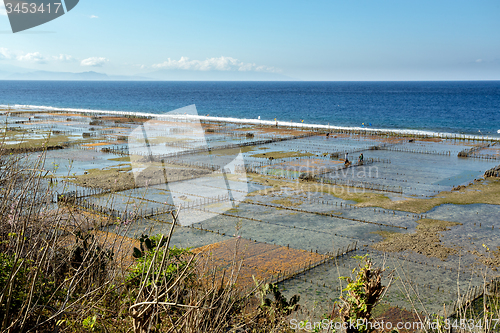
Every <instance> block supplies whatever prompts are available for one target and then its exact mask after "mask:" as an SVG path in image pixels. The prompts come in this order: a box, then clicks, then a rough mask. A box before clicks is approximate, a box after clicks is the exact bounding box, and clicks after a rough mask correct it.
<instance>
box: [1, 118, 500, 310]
mask: <svg viewBox="0 0 500 333" xmlns="http://www.w3.org/2000/svg"><path fill="white" fill-rule="evenodd" d="M190 116H192V115H190ZM7 121H8V125H7V127H6V128H5V129H4V132H3V135H4V137H5V138H6V140H5V141H8V143H9V144H8V146H9V148H8V149H10V152H12V153H13V154H20V153H23V154H24V153H26V154H30V155H29V156H30V159H33V160H34V159H36V158H38V155H41V154H40V152H41V151H43V150H45V148H46V147H45V146H44V145H42V143H43V140H44V138H45V137H46V136H49V135H50V141H49V144H48V146H49V147H50V148H51V149H49V150H46V151H45V152H44V154H45V157H46V159H45V166H44V168H45V170H44V171H46V172H47V176H46V179H44V180H43V185H44V186H48V187H50V189H51V191H53V192H54V193H55V194H57V197H56V199H57V200H54V199H53V198H52V201H51V198H50V197H47V198H43V199H44V202H43V203H41V204H45V200H46V201H47V204H48V205H47V207H50V209H53V208H54V209H55V207H56V205H60V206H61V207H62V206H63V205H64V207H66V208H70V209H73V210H75V211H77V212H79V213H81V214H83V215H85V216H86V215H91V216H93V217H99V218H100V221H101V222H100V223H101V224H100V225H98V224H95V225H94V226H89V227H88V229H91V228H94V227H95V228H100V231H105V232H107V233H109V234H110V235H117V234H118V235H124V236H127V237H129V238H130V239H131V240H130V241H131V242H132V243H134V244H136V243H137V239H138V238H139V237H140V236H141V235H155V234H158V233H163V234H167V233H168V231H169V230H170V228H171V226H172V223H173V220H174V219H173V216H172V214H176V213H178V216H177V220H176V222H177V225H176V226H175V231H174V234H173V237H172V240H171V244H172V245H175V246H179V247H189V248H193V249H195V250H194V251H195V252H197V253H199V256H200V258H203V259H207V262H211V265H212V268H215V269H216V270H219V272H223V271H224V270H225V269H226V268H227V267H228V265H229V262H230V261H231V260H233V259H234V258H235V255H240V259H243V262H242V271H241V280H240V281H239V285H241V287H242V289H243V290H246V289H247V288H248V287H249V286H252V285H253V279H252V276H255V277H256V278H257V279H260V280H263V281H265V282H278V283H279V285H280V287H281V288H282V290H284V292H285V293H286V295H287V296H288V297H289V296H292V295H294V294H300V296H301V300H302V304H303V306H304V307H305V308H306V309H307V310H310V311H311V312H313V313H314V315H315V316H316V318H318V319H319V318H321V317H322V315H323V314H325V313H331V311H332V306H333V302H334V301H335V300H337V299H338V297H339V295H340V293H341V290H342V289H343V284H345V281H340V280H339V276H348V275H350V274H351V272H352V269H353V268H354V267H356V266H357V265H358V262H357V261H356V259H353V258H352V255H354V254H357V255H364V254H365V253H367V252H368V251H369V255H370V257H371V258H372V259H373V260H374V261H375V264H376V265H379V264H382V263H383V262H384V258H385V265H386V267H389V269H388V270H386V272H387V273H389V271H392V269H395V270H396V271H395V274H396V275H397V276H398V279H397V280H394V281H393V282H392V285H391V288H390V290H389V292H388V294H387V297H386V299H385V302H387V303H386V304H388V306H398V307H400V308H404V309H408V310H412V309H413V310H415V311H418V312H419V313H426V311H427V312H435V313H438V312H440V311H442V309H443V304H446V307H447V309H450V310H451V308H452V307H453V301H454V300H456V299H457V297H458V294H459V293H458V291H457V289H456V288H457V287H456V286H457V278H458V275H459V273H460V278H459V280H460V281H459V283H458V284H459V285H460V294H463V293H464V292H465V291H466V289H467V288H470V287H473V286H474V287H475V286H478V285H481V284H482V283H483V282H484V281H489V280H490V279H491V278H493V277H494V276H495V275H496V269H497V267H498V266H499V265H500V254H499V253H500V250H499V248H500V237H499V236H498V235H499V231H498V229H499V228H500V224H499V222H498V216H500V208H499V207H500V199H499V194H498V186H500V181H499V180H498V177H491V178H489V177H488V180H484V181H482V180H481V181H475V180H476V179H479V178H481V177H482V176H483V175H484V173H485V171H486V170H488V169H490V168H492V167H495V166H496V165H497V164H498V161H497V160H495V158H492V157H491V156H496V155H498V154H499V151H500V150H499V149H500V148H498V147H499V146H498V145H497V144H493V143H490V142H479V141H478V140H475V141H464V140H458V139H457V140H453V139H448V140H442V139H438V138H433V139H418V138H413V139H410V138H408V137H397V136H395V135H386V136H384V135H365V136H363V135H348V134H343V133H341V134H336V133H329V136H326V135H325V134H326V130H325V131H324V132H323V133H322V134H321V132H319V131H318V132H313V131H302V130H300V129H298V128H296V127H294V126H290V127H286V128H285V127H274V126H273V127H270V126H268V127H265V126H255V125H247V124H237V123H225V122H217V121H211V120H209V119H208V118H202V119H201V120H200V119H199V117H198V118H196V117H187V115H186V116H185V117H183V112H182V113H181V115H179V117H177V118H176V117H170V115H169V116H162V117H158V119H157V118H155V117H153V116H151V115H147V116H140V115H130V114H128V115H127V116H125V115H123V116H120V115H118V114H114V115H108V114H91V113H82V114H74V113H66V112H54V113H50V114H49V113H43V112H42V113H37V112H25V111H20V112H18V113H16V114H13V115H12V117H8V118H7ZM291 125H292V124H291ZM0 135H1V133H0ZM410 141H412V142H410ZM23 145H24V146H23ZM23 147H24V148H23ZM16 149H17V150H16ZM464 151H466V152H467V153H463V154H462V155H463V157H458V155H459V154H460V153H462V152H464ZM344 153H349V154H348V159H349V161H351V162H352V163H351V164H349V163H344V162H345V161H344V157H345V155H344ZM360 154H363V155H364V156H363V160H362V162H361V161H357V160H358V156H359V155H360ZM19 156H20V155H19ZM488 156H489V157H488ZM360 157H361V156H360ZM488 175H489V174H486V176H488ZM459 185H460V186H459ZM61 194H62V195H61ZM49 201H51V202H49ZM56 201H57V203H56ZM471 203H473V204H471ZM83 215H82V216H83ZM94 231H96V232H97V231H98V230H94ZM352 244H357V246H358V249H357V251H356V252H354V253H350V254H345V255H341V256H337V255H338V254H341V253H344V252H345V251H344V249H348V248H349V246H351V247H350V249H353V247H352ZM359 248H361V249H362V250H359ZM379 251H384V252H385V253H386V254H384V253H383V252H379ZM210 253H211V254H210ZM384 283H385V284H387V283H389V279H388V278H387V276H386V278H385V280H384ZM309 319H310V318H309Z"/></svg>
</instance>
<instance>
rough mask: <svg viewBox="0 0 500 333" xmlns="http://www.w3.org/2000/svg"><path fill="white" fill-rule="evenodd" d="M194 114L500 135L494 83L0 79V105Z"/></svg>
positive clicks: (498, 85)
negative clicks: (181, 110) (190, 107)
mask: <svg viewBox="0 0 500 333" xmlns="http://www.w3.org/2000/svg"><path fill="white" fill-rule="evenodd" d="M192 104H195V105H196V108H197V110H198V113H199V114H200V115H206V114H209V115H210V116H216V117H235V118H241V119H257V118H258V117H260V118H261V119H262V120H274V118H277V119H278V120H280V121H293V122H296V123H298V122H302V121H303V122H304V123H307V124H322V125H327V124H330V125H332V126H348V127H363V126H365V127H370V128H379V129H408V130H424V131H430V132H448V133H457V134H458V133H464V134H474V135H488V136H495V137H500V81H469V82H466V81H454V82H151V81H145V82H130V81H127V82H126V81H123V82H118V81H0V105H1V106H4V107H5V106H7V105H10V106H11V107H19V106H21V105H23V106H26V105H29V106H31V107H33V108H37V109H43V108H49V109H50V108H62V109H64V108H71V109H82V110H107V111H128V112H145V113H155V114H162V113H164V112H169V111H173V110H175V109H178V108H181V107H185V106H188V105H192Z"/></svg>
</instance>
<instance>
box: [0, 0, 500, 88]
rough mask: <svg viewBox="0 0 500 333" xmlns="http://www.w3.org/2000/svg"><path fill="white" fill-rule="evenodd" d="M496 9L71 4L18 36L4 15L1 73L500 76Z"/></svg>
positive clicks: (392, 4) (482, 4)
mask: <svg viewBox="0 0 500 333" xmlns="http://www.w3.org/2000/svg"><path fill="white" fill-rule="evenodd" d="M499 17H500V1H498V0H481V1H477V0H475V1H460V0H454V1H435V0H434V1H427V0H423V1H401V0H398V1H392V0H387V1H384V0H378V1H375V0H370V1H365V0H352V1H347V0H346V1H332V0H330V1H319V0H316V1H293V0H289V1H216V0H211V1H189V0H188V1H141V2H132V1H116V0H106V1H97V0H80V3H79V4H78V5H77V6H76V7H75V8H74V9H73V10H72V11H71V12H69V13H67V14H66V15H64V16H62V17H60V18H58V19H56V20H54V21H51V22H49V23H46V24H44V25H42V26H39V27H36V28H33V29H31V30H28V31H26V32H20V33H16V34H12V32H11V31H10V25H9V21H8V18H7V16H6V15H5V12H4V11H3V13H1V14H0V70H5V69H11V70H13V69H15V66H17V67H23V68H29V69H36V70H47V71H70V72H83V71H90V70H91V71H97V72H103V73H108V74H115V75H116V74H119V75H136V74H138V75H144V74H146V73H149V72H153V71H157V70H160V69H162V70H170V71H172V70H184V71H201V72H207V73H209V75H210V73H215V72H220V71H234V72H237V73H239V72H259V73H263V72H264V73H277V74H280V75H284V76H287V77H290V78H293V79H298V80H342V81H343V80H481V79H484V80H492V79H496V80H499V79H500V19H499Z"/></svg>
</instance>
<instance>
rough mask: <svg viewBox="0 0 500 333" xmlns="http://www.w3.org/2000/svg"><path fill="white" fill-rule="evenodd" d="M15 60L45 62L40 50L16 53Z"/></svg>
mask: <svg viewBox="0 0 500 333" xmlns="http://www.w3.org/2000/svg"><path fill="white" fill-rule="evenodd" d="M17 60H19V61H29V62H36V63H38V64H44V63H46V62H47V59H45V57H44V56H42V54H41V53H40V52H32V53H26V54H24V55H18V56H17Z"/></svg>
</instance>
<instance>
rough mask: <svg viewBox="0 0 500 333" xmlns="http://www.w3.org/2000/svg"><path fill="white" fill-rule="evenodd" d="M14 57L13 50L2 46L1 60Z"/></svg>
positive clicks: (0, 49) (0, 48)
mask: <svg viewBox="0 0 500 333" xmlns="http://www.w3.org/2000/svg"><path fill="white" fill-rule="evenodd" d="M11 57H12V54H11V52H10V51H9V50H8V49H6V48H5V47H0V60H3V59H10V58H11Z"/></svg>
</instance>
